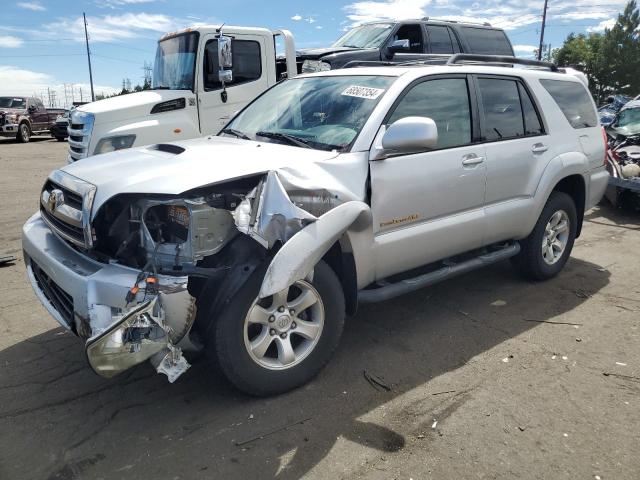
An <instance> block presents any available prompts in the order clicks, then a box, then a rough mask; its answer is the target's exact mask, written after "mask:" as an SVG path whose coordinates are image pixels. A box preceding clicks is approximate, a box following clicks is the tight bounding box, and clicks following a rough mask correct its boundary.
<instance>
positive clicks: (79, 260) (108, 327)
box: [22, 213, 196, 380]
mask: <svg viewBox="0 0 640 480" xmlns="http://www.w3.org/2000/svg"><path fill="white" fill-rule="evenodd" d="M22 247H23V249H24V259H25V265H26V267H27V275H28V277H29V280H30V282H31V285H32V287H33V289H34V291H35V293H36V296H37V297H38V299H39V300H40V301H41V302H42V304H43V305H44V307H45V308H46V309H47V311H48V312H49V313H50V314H51V316H53V318H55V319H56V321H57V322H58V323H59V324H60V325H62V326H63V327H64V328H66V329H67V330H70V331H72V332H73V333H75V334H76V335H78V336H80V337H82V338H84V339H85V340H86V344H87V354H88V356H89V363H90V364H91V366H92V368H94V370H95V371H96V373H98V374H99V375H102V376H105V377H111V376H114V375H116V374H117V373H120V372H121V371H124V370H126V369H128V368H129V367H131V366H133V365H135V364H137V363H140V362H142V361H144V360H146V359H147V358H150V356H154V357H157V358H156V359H155V360H156V361H154V362H153V363H155V364H156V368H157V369H158V371H162V372H163V373H166V374H167V375H168V376H169V379H170V380H172V375H173V380H175V378H177V376H178V375H179V374H180V373H182V371H184V370H186V368H188V364H186V362H185V361H184V359H183V358H182V357H181V355H179V352H180V349H179V348H177V347H176V345H177V344H178V343H179V342H180V341H181V340H182V339H183V338H185V336H187V334H188V330H189V328H190V327H191V325H192V323H193V321H194V319H195V313H196V310H195V299H194V298H193V297H191V295H190V294H189V292H188V291H187V283H188V277H169V276H163V275H160V276H158V277H157V289H156V290H155V291H154V292H152V293H150V292H146V291H145V288H144V285H141V288H140V291H139V292H138V293H137V294H136V296H135V298H134V299H133V300H132V301H131V302H127V299H126V297H127V293H128V292H129V291H130V290H131V288H132V287H133V286H134V285H136V282H137V281H138V279H139V274H140V271H139V270H136V269H133V268H129V267H124V266H122V265H117V264H103V263H99V262H96V261H94V260H92V259H90V258H88V257H86V256H85V255H82V254H81V253H80V252H78V251H76V250H75V249H73V248H72V247H70V246H69V245H68V244H67V243H65V242H64V241H63V240H61V239H60V238H58V237H57V236H56V235H54V234H53V233H52V232H51V230H50V229H49V227H48V226H47V225H46V224H45V223H44V221H43V220H42V219H41V217H40V213H36V214H35V215H33V216H32V217H31V218H30V219H29V220H27V222H26V223H25V225H24V227H23V230H22ZM156 300H159V301H156ZM141 312H142V313H143V314H144V315H143V316H141V315H140V313H141ZM134 315H138V319H137V320H136V319H134V321H132V316H134ZM143 317H144V318H143ZM158 327H159V328H158ZM120 328H122V329H123V331H122V332H120V331H119V330H118V329H120ZM136 329H137V330H136ZM125 330H126V331H125ZM134 330H135V331H134ZM114 332H115V334H114ZM107 336H109V338H108V339H106V337H107ZM103 339H105V342H108V343H109V344H108V345H105V348H96V347H95V345H96V343H97V342H99V341H101V340H103ZM150 343H153V344H154V345H155V346H154V347H152V348H151V347H150ZM116 347H119V350H118V352H117V353H118V355H114V352H116ZM156 347H157V348H156ZM90 349H91V350H90ZM145 352H146V353H149V355H146V354H145ZM126 353H129V354H130V355H126ZM91 355H93V358H92V357H91ZM96 355H98V356H100V355H102V357H101V358H96V357H95V356H96ZM165 357H168V358H169V364H167V362H166V361H165V360H167V359H166V358H165ZM111 359H113V360H111ZM178 364H179V365H178ZM163 365H164V367H163ZM185 365H186V366H185ZM178 366H179V368H180V369H182V368H183V369H184V370H182V371H180V372H179V373H177V372H176V371H174V372H172V373H171V374H170V372H167V371H166V369H167V368H171V367H176V368H178ZM176 373H177V374H176Z"/></svg>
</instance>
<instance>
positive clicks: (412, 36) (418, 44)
mask: <svg viewBox="0 0 640 480" xmlns="http://www.w3.org/2000/svg"><path fill="white" fill-rule="evenodd" d="M396 40H409V50H403V51H399V52H396V53H395V54H391V53H387V54H386V55H387V57H388V56H389V55H393V56H392V58H384V57H385V55H384V54H383V58H382V60H392V61H394V62H410V61H412V60H421V59H423V58H424V54H425V53H427V48H426V45H427V42H426V35H425V31H424V28H423V26H422V24H420V23H406V24H401V25H399V26H398V27H397V29H396V31H395V32H394V34H393V35H391V36H390V37H389V40H387V45H386V48H385V49H383V51H386V52H389V51H388V50H387V49H388V48H389V47H390V46H391V44H392V43H393V42H395V41H396Z"/></svg>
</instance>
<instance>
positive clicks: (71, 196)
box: [44, 180, 82, 210]
mask: <svg viewBox="0 0 640 480" xmlns="http://www.w3.org/2000/svg"><path fill="white" fill-rule="evenodd" d="M55 188H57V189H58V190H62V192H63V193H64V202H65V203H66V204H67V205H69V206H70V207H73V208H75V209H76V210H82V196H81V195H79V194H77V193H76V192H72V191H71V190H69V189H68V188H65V187H63V186H62V185H59V184H57V183H55V182H54V181H52V180H47V181H46V183H45V184H44V190H46V191H47V192H49V193H51V190H53V189H55Z"/></svg>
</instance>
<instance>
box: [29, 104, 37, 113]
mask: <svg viewBox="0 0 640 480" xmlns="http://www.w3.org/2000/svg"><path fill="white" fill-rule="evenodd" d="M36 110H37V107H36V106H35V105H29V111H30V112H35V111H36Z"/></svg>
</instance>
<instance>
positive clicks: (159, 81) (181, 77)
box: [153, 32, 199, 90]
mask: <svg viewBox="0 0 640 480" xmlns="http://www.w3.org/2000/svg"><path fill="white" fill-rule="evenodd" d="M198 36H199V34H198V32H190V33H184V34H181V35H176V36H175V37H170V38H167V39H164V40H160V41H159V42H158V49H157V50H156V60H155V63H154V65H153V88H155V89H166V90H193V80H194V77H195V68H196V54H197V51H198V50H197V49H198Z"/></svg>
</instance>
